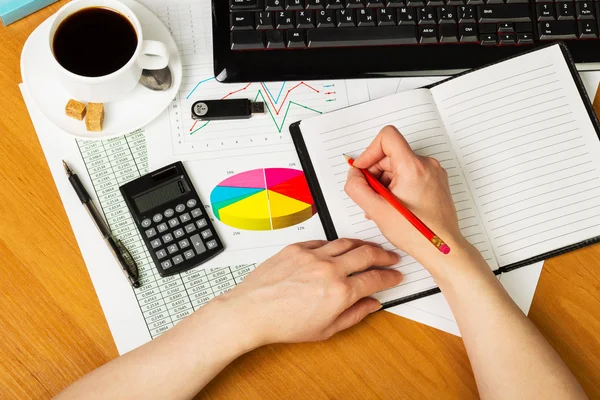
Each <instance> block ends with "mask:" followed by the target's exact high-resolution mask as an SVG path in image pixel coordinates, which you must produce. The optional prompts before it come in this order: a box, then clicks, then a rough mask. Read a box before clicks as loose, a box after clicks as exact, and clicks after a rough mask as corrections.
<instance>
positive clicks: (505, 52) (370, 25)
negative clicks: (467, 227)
mask: <svg viewBox="0 0 600 400" xmlns="http://www.w3.org/2000/svg"><path fill="white" fill-rule="evenodd" d="M598 15H600V0H586V1H573V0H567V1H563V0H554V1H552V0H535V1H533V0H213V30H214V55H215V76H216V77H217V79H218V80H220V81H225V82H234V81H256V80H283V79H308V78H311V79H313V78H325V77H328V78H347V77H363V76H384V75H387V73H397V74H400V75H411V74H414V73H415V72H417V71H420V73H423V71H427V72H429V73H431V74H439V73H444V72H453V71H457V70H462V69H467V68H474V67H478V66H481V65H483V64H487V63H490V62H493V61H497V60H499V59H502V58H505V57H508V56H511V55H514V54H516V53H518V52H521V51H525V50H527V49H531V48H533V47H535V46H539V45H543V44H547V43H550V42H551V41H556V40H565V41H566V43H567V45H568V47H569V48H570V50H571V53H572V54H573V56H574V58H575V62H579V63H592V62H598V61H600V41H598V36H599V35H598V32H599V29H598V28H599V26H598V18H597V16H598ZM592 67H594V66H592Z"/></svg>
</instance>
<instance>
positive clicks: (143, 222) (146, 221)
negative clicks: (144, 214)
mask: <svg viewBox="0 0 600 400" xmlns="http://www.w3.org/2000/svg"><path fill="white" fill-rule="evenodd" d="M140 225H142V228H147V227H149V226H150V225H152V221H151V220H150V218H146V219H145V220H143V221H142V223H141V224H140Z"/></svg>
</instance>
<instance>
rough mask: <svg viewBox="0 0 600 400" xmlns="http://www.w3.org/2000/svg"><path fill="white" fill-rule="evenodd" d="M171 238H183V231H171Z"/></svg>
mask: <svg viewBox="0 0 600 400" xmlns="http://www.w3.org/2000/svg"><path fill="white" fill-rule="evenodd" d="M173 236H175V237H176V238H178V239H179V238H180V237H182V236H185V232H184V231H183V229H181V228H179V229H176V230H174V231H173Z"/></svg>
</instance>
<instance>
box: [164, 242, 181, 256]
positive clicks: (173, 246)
mask: <svg viewBox="0 0 600 400" xmlns="http://www.w3.org/2000/svg"><path fill="white" fill-rule="evenodd" d="M177 250H179V249H178V248H177V245H176V244H170V245H169V246H167V251H168V252H169V254H173V253H177Z"/></svg>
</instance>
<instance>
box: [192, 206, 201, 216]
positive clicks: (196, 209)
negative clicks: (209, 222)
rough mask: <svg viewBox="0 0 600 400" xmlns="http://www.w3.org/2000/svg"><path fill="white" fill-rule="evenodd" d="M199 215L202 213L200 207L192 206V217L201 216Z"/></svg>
mask: <svg viewBox="0 0 600 400" xmlns="http://www.w3.org/2000/svg"><path fill="white" fill-rule="evenodd" d="M201 215H202V210H201V209H199V208H194V209H193V210H192V217H194V218H198V217H199V216H201Z"/></svg>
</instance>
